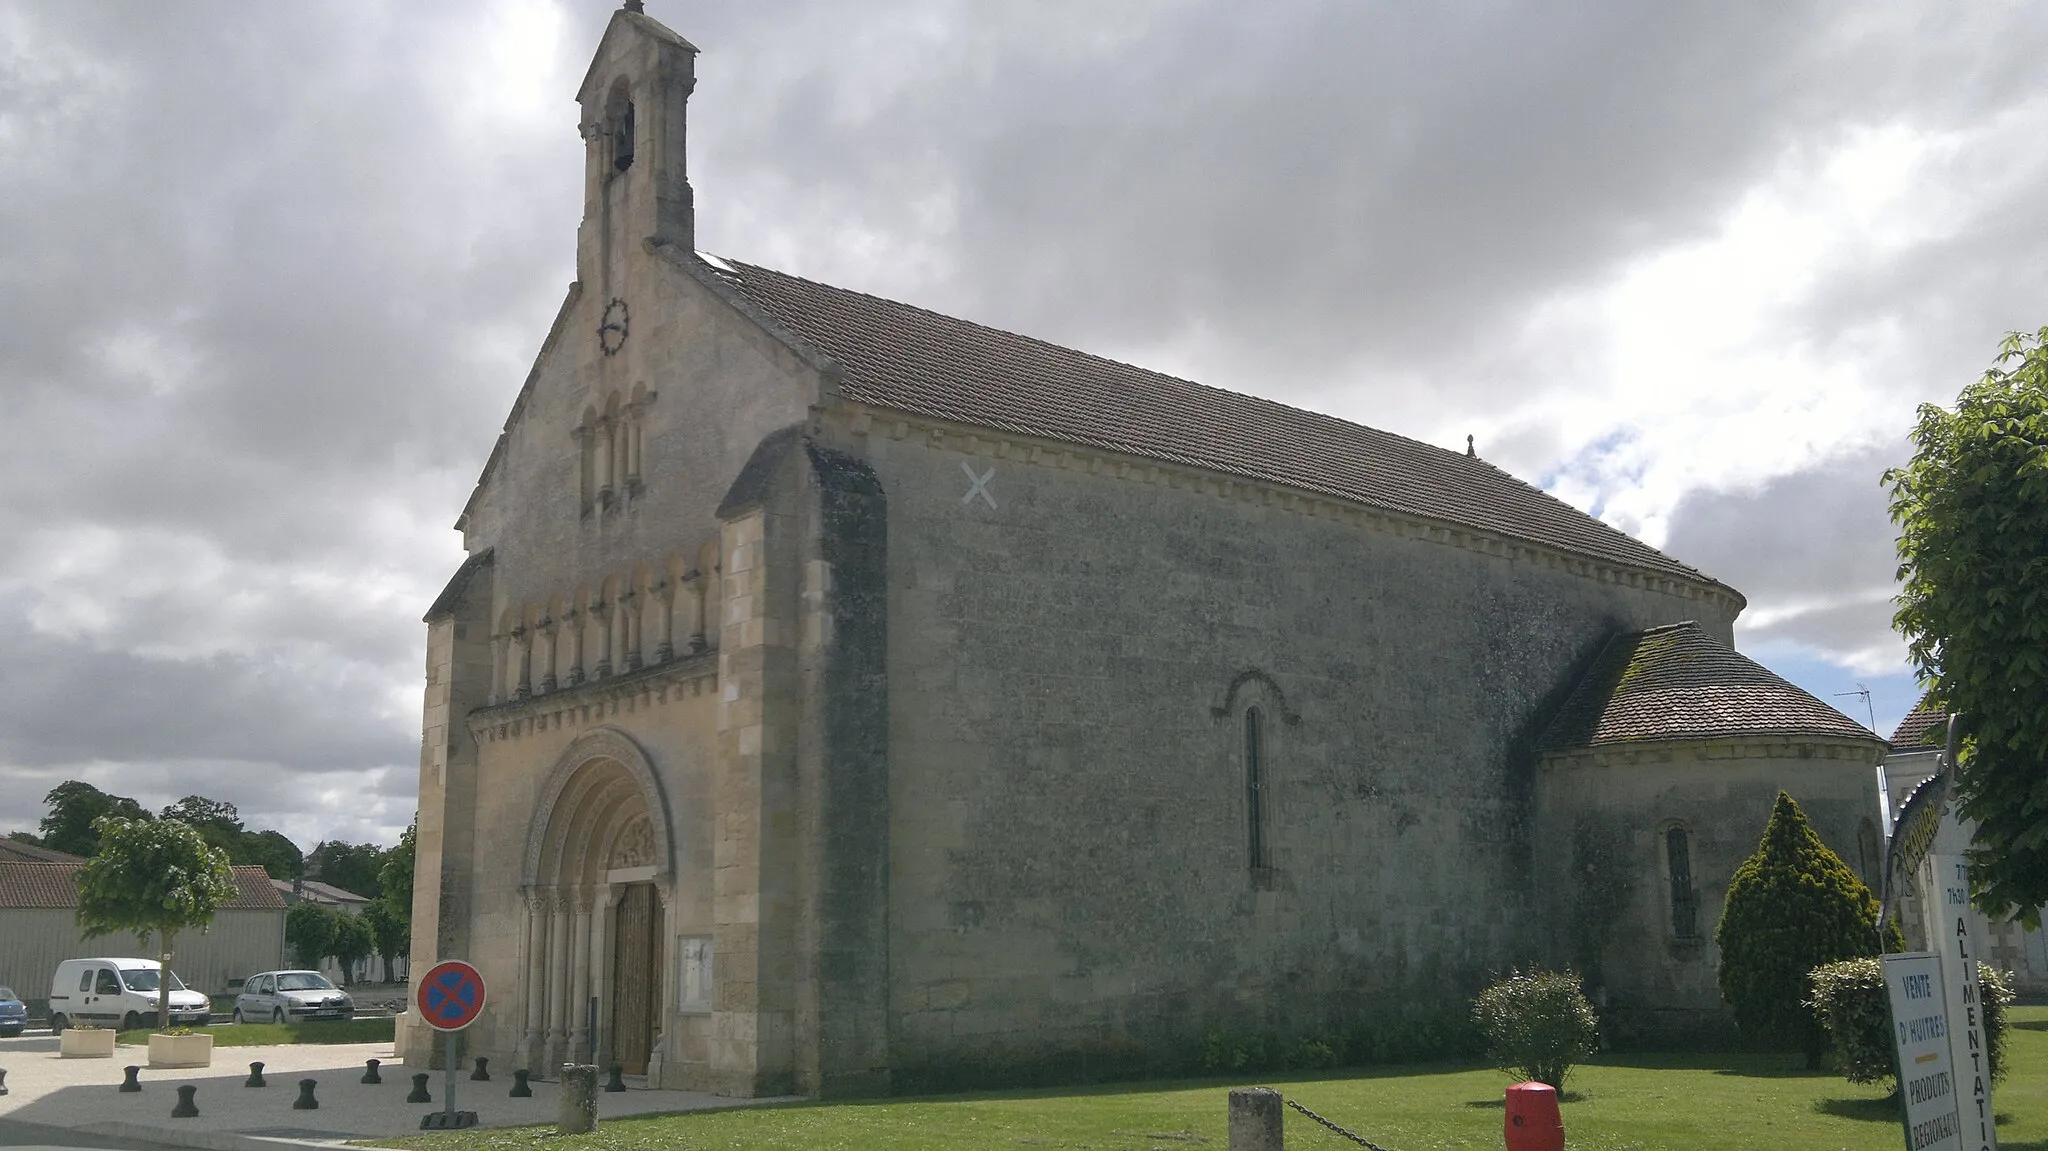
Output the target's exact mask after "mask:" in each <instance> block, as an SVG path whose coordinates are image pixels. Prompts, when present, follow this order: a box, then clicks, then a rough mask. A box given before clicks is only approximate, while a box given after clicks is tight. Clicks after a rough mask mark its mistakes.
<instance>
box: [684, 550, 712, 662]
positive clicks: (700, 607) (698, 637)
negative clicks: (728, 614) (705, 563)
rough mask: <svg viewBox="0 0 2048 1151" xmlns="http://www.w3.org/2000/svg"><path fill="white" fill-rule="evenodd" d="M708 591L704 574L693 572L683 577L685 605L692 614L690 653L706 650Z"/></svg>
mask: <svg viewBox="0 0 2048 1151" xmlns="http://www.w3.org/2000/svg"><path fill="white" fill-rule="evenodd" d="M706 590H707V587H706V584H705V580H704V576H703V573H701V572H697V571H692V572H690V573H689V574H688V575H685V576H684V577H683V593H684V595H683V603H684V605H685V606H686V607H687V608H688V609H689V612H690V624H689V627H690V652H691V654H693V655H694V654H696V653H697V652H700V651H703V650H704V593H705V591H706Z"/></svg>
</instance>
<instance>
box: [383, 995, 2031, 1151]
mask: <svg viewBox="0 0 2048 1151" xmlns="http://www.w3.org/2000/svg"><path fill="white" fill-rule="evenodd" d="M2012 1015H2013V1021H2014V1027H2013V1030H2012V1035H2011V1038H2010V1040H2009V1042H2010V1045H2011V1046H2010V1048H2009V1050H2010V1054H2011V1059H2012V1071H2011V1074H2010V1075H2009V1076H2008V1077H2007V1078H2006V1080H2005V1082H2004V1083H2001V1084H2000V1085H1999V1087H1998V1090H1997V1091H1996V1093H1995V1099H1996V1102H1997V1105H1998V1112H1999V1118H2000V1123H1999V1128H1998V1136H1999V1145H2000V1147H2001V1148H2003V1151H2048V1008H2042V1007H2022V1008H2017V1009H2015V1010H2014V1011H2013V1013H2012ZM1259 1082H1260V1083H1261V1084H1262V1085H1264V1086H1270V1087H1277V1088H1279V1089H1280V1090H1281V1091H1282V1092H1283V1093H1284V1094H1285V1095H1286V1096H1287V1097H1288V1098H1290V1099H1294V1100H1298V1101H1299V1102H1300V1103H1301V1104H1302V1105H1304V1106H1306V1107H1308V1108H1310V1109H1312V1110H1314V1111H1317V1112H1320V1113H1321V1114H1323V1115H1325V1116H1328V1117H1329V1118H1331V1119H1334V1120H1336V1121H1337V1122H1339V1123H1341V1124H1344V1125H1345V1126H1347V1127H1350V1128H1351V1129H1352V1130H1354V1131H1357V1132H1358V1133H1359V1134H1360V1135H1363V1136H1365V1137H1366V1138H1368V1139H1370V1140H1372V1141H1374V1142H1376V1143H1380V1144H1383V1145H1385V1146H1386V1147H1387V1148H1388V1149H1389V1151H1447V1149H1452V1148H1457V1149H1465V1151H1480V1149H1484V1151H1499V1148H1500V1147H1501V1089H1502V1088H1504V1087H1506V1086H1507V1083H1508V1080H1507V1077H1506V1076H1504V1075H1502V1074H1501V1073H1500V1072H1498V1071H1492V1070H1474V1069H1472V1068H1470V1067H1419V1068H1417V1067H1403V1068H1386V1069H1379V1070H1373V1071H1364V1072H1356V1073H1350V1074H1343V1075H1338V1076H1334V1077H1324V1078H1313V1079H1292V1080H1290V1079H1280V1078H1272V1079H1264V1080H1260V1081H1259ZM1238 1085H1248V1084H1231V1083H1220V1082H1216V1081H1204V1082H1191V1083H1144V1084H1127V1085H1121V1086H1114V1087H1104V1088H1094V1089H1086V1090H1066V1091H1028V1092H1008V1093H991V1094H980V1095H957V1096H944V1097H937V1098H924V1099H892V1100H885V1101H878V1102H869V1103H837V1104H802V1105H797V1106H789V1107H775V1108H757V1109H747V1110H736V1111H713V1112H700V1113H697V1114H691V1115H668V1116H657V1117H648V1118H642V1119H618V1120H607V1121H605V1123H604V1126H603V1127H602V1128H601V1129H600V1130H599V1131H598V1132H597V1133H596V1134H594V1135H587V1136H574V1137H570V1138H558V1137H556V1136H555V1135H553V1134H552V1130H553V1129H552V1128H520V1129H513V1130H497V1131H493V1130H475V1131H467V1132H451V1133H448V1134H444V1135H427V1136H415V1137H411V1138H406V1139H398V1140H380V1141H379V1145H380V1146H397V1147H412V1148H420V1149H424V1151H523V1149H526V1148H531V1147H537V1146H545V1147H548V1148H559V1149H561V1151H584V1149H587V1151H634V1149H638V1148H646V1149H648V1151H656V1149H660V1151H697V1149H700V1148H701V1149H711V1148H717V1149H719V1151H750V1149H756V1148H762V1149H765V1148H778V1149H780V1148H788V1149H791V1151H797V1149H802V1151H835V1149H840V1151H848V1149H856V1148H859V1149H866V1148H875V1149H881V1148H892V1149H893V1148H901V1149H904V1151H939V1149H942V1148H943V1149H947V1151H952V1149H955V1148H958V1149H961V1151H966V1149H968V1148H974V1149H987V1148H1006V1147H1015V1148H1027V1147H1071V1148H1081V1147H1087V1148H1096V1149H1099V1151H1127V1149H1128V1151H1150V1149H1154V1148H1181V1147H1190V1146H1199V1147H1211V1148H1216V1149H1219V1151H1220V1149H1221V1148H1224V1147H1226V1146H1227V1145H1228V1138H1227V1136H1226V1133H1225V1130H1224V1121H1225V1111H1224V1109H1225V1098H1226V1096H1227V1094H1228V1091H1229V1088H1230V1087H1231V1086H1238ZM1567 1087H1568V1088H1569V1090H1570V1092H1571V1093H1572V1094H1573V1095H1574V1096H1576V1098H1575V1100H1574V1101H1572V1102H1568V1103H1566V1104H1565V1107H1564V1123H1565V1136H1566V1140H1567V1143H1568V1145H1569V1146H1570V1147H1571V1148H1572V1149H1573V1151H1664V1149H1667V1148H1668V1149H1671V1151H1681V1149H1682V1151H1693V1149H1697V1148H1712V1149H1714V1151H1836V1149H1842V1151H1898V1148H1899V1147H1901V1146H1902V1144H1903V1140H1902V1138H1901V1135H1900V1131H1899V1120H1898V1113H1897V1110H1896V1108H1895V1106H1894V1105H1890V1104H1887V1103H1886V1102H1885V1101H1884V1098H1883V1093H1882V1092H1880V1091H1878V1090H1875V1089H1872V1088H1867V1087H1857V1086H1854V1085H1852V1084H1850V1083H1847V1082H1844V1081H1843V1080H1841V1079H1840V1078H1837V1077H1835V1076H1832V1075H1824V1074H1819V1073H1812V1072H1805V1071H1800V1070H1798V1069H1797V1059H1796V1058H1794V1057H1786V1058H1773V1057H1768V1056H1719V1057H1706V1056H1675V1055H1674V1056H1648V1057H1632V1058H1628V1059H1606V1060H1601V1061H1598V1062H1595V1063H1592V1064H1588V1065H1585V1066H1583V1067H1580V1068H1578V1069H1577V1070H1574V1071H1573V1072H1572V1076H1571V1079H1570V1080H1569V1081H1568V1083H1567ZM478 1110H479V1111H481V1112H482V1113H483V1119H484V1121H485V1122H487V1123H488V1122H489V1121H490V1111H489V1105H488V1103H483V1104H482V1105H480V1106H479V1107H478ZM1287 1146H1288V1147H1289V1148H1290V1149H1300V1151H1319V1149H1324V1148H1328V1149H1330V1151H1335V1149H1337V1148H1344V1147H1351V1146H1354V1145H1353V1144H1350V1143H1348V1142H1346V1141H1344V1140H1342V1139H1339V1138H1338V1137H1337V1136H1335V1135H1332V1134H1330V1133H1328V1132H1326V1131H1324V1130H1322V1129H1321V1128H1319V1127H1317V1126H1315V1125H1314V1124H1312V1123H1310V1122H1309V1121H1308V1120H1307V1119H1305V1118H1303V1117H1301V1116H1299V1115H1296V1114H1294V1113H1292V1112H1290V1113H1289V1114H1288V1119H1287Z"/></svg>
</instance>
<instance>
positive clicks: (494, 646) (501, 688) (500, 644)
mask: <svg viewBox="0 0 2048 1151" xmlns="http://www.w3.org/2000/svg"><path fill="white" fill-rule="evenodd" d="M508 642H509V641H508V639H507V638H506V636H505V634H504V633H503V632H499V633H498V634H497V635H494V636H492V637H491V692H490V696H489V698H487V699H486V700H485V701H484V702H485V703H487V704H494V703H503V702H505V646H506V644H507V643H508Z"/></svg>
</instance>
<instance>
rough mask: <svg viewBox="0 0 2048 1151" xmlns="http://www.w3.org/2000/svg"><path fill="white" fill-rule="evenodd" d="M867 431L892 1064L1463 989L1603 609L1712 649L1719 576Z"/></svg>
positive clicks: (1050, 456)
mask: <svg viewBox="0 0 2048 1151" xmlns="http://www.w3.org/2000/svg"><path fill="white" fill-rule="evenodd" d="M856 426H859V425H856ZM865 430H866V432H867V434H866V435H865V436H850V437H849V440H850V442H851V443H852V444H853V445H854V446H856V447H857V448H858V450H859V451H860V453H861V454H862V455H863V457H864V458H865V459H866V460H867V462H868V463H869V464H870V465H871V466H872V467H873V468H874V470H875V471H876V473H877V474H878V475H879V477H880V480H881V483H882V486H883V488H884V489H885V490H886V491H887V493H888V501H889V525H890V527H889V537H888V569H889V583H890V588H891V594H890V600H889V609H888V610H889V655H888V667H889V677H888V690H889V709H890V717H891V733H892V737H891V758H890V765H889V773H890V774H889V799H888V803H889V808H890V812H891V821H890V845H889V848H890V859H889V874H890V887H889V890H890V916H891V918H890V936H889V944H888V955H889V966H890V972H891V976H890V994H891V1011H892V1015H893V1019H894V1032H893V1038H892V1043H893V1047H892V1067H893V1070H894V1073H895V1075H896V1076H897V1082H898V1083H899V1085H913V1084H916V1083H918V1082H921V1081H926V1080H936V1079H944V1078H946V1077H947V1076H949V1075H953V1074H958V1073H963V1072H965V1071H967V1070H969V1068H968V1067H967V1065H968V1064H971V1063H974V1062H977V1061H979V1062H983V1063H987V1064H989V1068H988V1070H989V1074H990V1077H992V1078H1001V1077H1003V1076H1004V1075H1005V1069H1006V1068H1008V1069H1011V1070H1015V1069H1018V1068H1023V1067H1027V1066H1033V1065H1040V1064H1044V1063H1047V1062H1051V1063H1063V1064H1068V1065H1072V1064H1074V1063H1075V1062H1076V1061H1080V1060H1088V1059H1094V1060H1098V1061H1114V1060H1117V1059H1122V1058H1141V1059H1142V1058H1150V1057H1152V1056H1153V1055H1156V1054H1158V1053H1160V1052H1165V1051H1171V1050H1174V1049H1179V1050H1183V1051H1184V1050H1186V1047H1187V1045H1188V1044H1189V1043H1190V1042H1191V1041H1192V1039H1193V1038H1194V1037H1195V1036H1196V1035H1198V1034H1200V1032H1201V1031H1202V1030H1203V1029H1204V1028H1207V1027H1210V1026H1216V1025H1222V1026H1229V1027H1233V1028H1244V1029H1260V1030H1271V1031H1277V1032H1297V1033H1303V1032H1311V1031H1321V1030H1326V1029H1331V1028H1335V1027H1340V1026H1343V1025H1344V1024H1345V1023H1346V1022H1347V1021H1350V1020H1354V1019H1357V1018H1359V1017H1361V1016H1369V1015H1373V1014H1375V1013H1387V1012H1399V1011H1413V1010H1425V1009H1430V1008H1449V1007H1452V1006H1455V1005H1457V1004H1458V1003H1460V1002H1461V999H1462V997H1463V996H1464V995H1466V994H1468V993H1469V992H1470V991H1471V990H1473V989H1474V988H1475V987H1476V985H1477V984H1478V983H1479V981H1480V980H1481V979H1482V977H1483V975H1484V974H1485V973H1486V972H1487V971H1488V970H1490V969H1493V968H1496V967H1498V966H1500V965H1501V964H1503V963H1504V962H1507V961H1509V960H1511V959H1513V958H1515V957H1517V955H1518V953H1519V952H1520V951H1521V950H1522V949H1523V947H1524V943H1523V941H1524V940H1526V939H1527V938H1528V932H1529V931H1530V930H1531V929H1532V927H1533V926H1534V924H1532V923H1531V922H1530V921H1529V919H1528V906H1529V897H1530V884H1529V868H1530V860H1531V856H1532V851H1533V847H1534V844H1533V838H1532V831H1531V815H1532V812H1533V802H1534V800H1533V777H1534V776H1533V773H1534V767H1535V765H1534V757H1533V754H1532V752H1531V750H1530V748H1531V745H1532V743H1533V740H1534V739H1535V737H1536V736H1537V734H1538V733H1539V731H1540V728H1541V726H1542V724H1543V723H1545V722H1546V721H1547V720H1548V718H1549V715H1550V712H1551V709H1552V708H1554V706H1555V705H1556V704H1557V703H1558V702H1559V701H1561V699H1562V697H1563V695H1564V694H1565V693H1567V692H1568V691H1569V689H1570V687H1571V686H1572V685H1573V683H1575V682H1576V679H1577V678H1578V674H1579V673H1580V671H1581V670H1583V667H1584V665H1585V664H1586V662H1587V661H1589V660H1590V659H1591V658H1592V657H1593V656H1594V655H1595V654H1597V652H1598V651H1599V650H1600V647H1601V645H1602V644H1603V643H1604V642H1605V641H1606V640H1607V638H1608V637H1609V636H1610V635H1612V634H1613V633H1614V632H1616V631H1621V630H1629V629H1637V628H1643V627H1648V626H1652V625H1655V624H1660V623H1668V622H1674V621H1678V620H1683V619H1695V618H1696V619H1699V620H1700V621H1701V622H1702V623H1703V624H1704V625H1705V626H1706V627H1707V629H1708V630H1709V632H1710V633H1711V634H1715V635H1717V636H1720V637H1721V638H1722V639H1723V640H1724V641H1726V639H1727V638H1728V636H1729V632H1730V630H1731V627H1732V619H1733V615H1734V611H1735V610H1736V607H1737V603H1738V601H1736V600H1735V599H1734V598H1733V597H1729V596H1726V595H1725V593H1722V592H1710V593H1708V594H1704V595H1703V594H1701V593H1700V592H1699V590H1698V589H1681V591H1682V592H1683V591H1685V590H1690V591H1691V595H1690V596H1688V595H1686V594H1668V593H1666V592H1662V591H1655V590H1649V589H1646V588H1640V587H1630V586H1627V585H1626V584H1625V583H1621V582H1617V581H1615V580H1614V579H1613V578H1612V577H1609V578H1607V579H1599V578H1589V576H1588V575H1585V574H1578V573H1576V572H1574V571H1572V570H1570V566H1571V565H1570V563H1569V561H1566V562H1564V563H1559V562H1558V561H1557V559H1556V558H1555V557H1552V558H1551V559H1550V560H1548V561H1547V562H1546V560H1545V559H1544V558H1542V557H1540V556H1538V555H1535V554H1534V553H1533V552H1531V553H1530V554H1528V555H1527V556H1525V557H1517V558H1511V557H1510V556H1509V555H1508V554H1496V551H1495V549H1498V548H1500V547H1501V544H1500V541H1484V540H1477V539H1468V538H1467V537H1466V536H1465V535H1464V533H1461V532H1460V533H1450V532H1444V531H1441V530H1437V531H1435V532H1432V531H1431V530H1430V529H1429V528H1427V527H1419V526H1417V525H1405V524H1401V523H1398V522H1395V521H1392V520H1389V521H1385V522H1382V523H1379V524H1374V523H1371V522H1368V521H1366V520H1364V519H1363V518H1361V517H1359V516H1357V515H1355V514H1353V512H1355V509H1354V510H1353V512H1336V513H1335V514H1322V515H1318V514H1310V511H1311V509H1312V505H1310V504H1309V503H1308V502H1307V501H1297V500H1296V499H1295V497H1294V496H1293V494H1291V493H1280V494H1277V495H1275V494H1272V493H1259V492H1256V491H1248V490H1247V489H1246V488H1244V487H1243V486H1242V485H1239V486H1238V487H1237V488H1236V490H1235V491H1233V492H1231V493H1229V494H1224V490H1223V489H1222V487H1221V486H1220V485H1217V484H1213V483H1209V482H1207V481H1206V480H1205V479H1204V478H1202V477H1192V476H1188V475H1186V474H1184V473H1174V472H1171V471H1167V470H1161V469H1156V468H1154V467H1151V466H1149V465H1144V464H1141V463H1140V464H1136V465H1132V464H1129V463H1128V462H1124V463H1120V462H1119V461H1117V460H1116V459H1115V458H1114V457H1109V458H1108V459H1107V466H1105V463H1104V460H1103V459H1102V458H1099V457H1098V458H1096V459H1093V460H1091V459H1090V458H1089V457H1088V456H1087V455H1079V454H1071V453H1066V452H1063V451H1059V450H1044V449H1043V448H1041V447H1037V446H1032V445H1014V446H1013V445H1006V444H1002V443H999V442H997V441H996V439H995V438H994V437H993V436H990V435H988V434H986V433H984V434H981V435H976V434H973V433H971V432H968V431H966V430H964V429H963V430H959V431H957V432H955V433H954V434H951V435H947V434H942V433H936V432H933V431H931V430H929V429H926V428H919V429H915V430H906V429H905V428H904V427H903V426H902V425H897V426H896V427H895V428H894V429H893V431H892V430H891V429H890V424H889V422H888V418H887V417H886V416H885V415H883V414H877V415H876V416H875V417H874V422H873V423H872V424H870V425H866V426H865ZM991 470H992V471H993V474H992V475H991V474H990V473H991ZM1454 535H1455V537H1456V538H1455V539H1454V538H1453V536H1454ZM1252 706H1257V707H1259V708H1261V710H1262V712H1263V713H1264V714H1265V716H1266V717H1267V722H1266V724H1265V730H1266V732H1267V736H1266V738H1267V741H1268V747H1267V751H1266V758H1267V760H1268V761H1269V770H1270V773H1271V782H1270V789H1269V798H1270V807H1271V814H1270V826H1269V830H1268V836H1269V839H1270V844H1271V853H1272V858H1271V864H1272V866H1271V868H1270V870H1269V871H1267V872H1264V873H1254V872H1253V870H1252V869H1251V868H1250V867H1249V861H1248V855H1247V822H1246V802H1247V801H1246V780H1245V768H1244V763H1243V752H1242V746H1243V744H1242V726H1241V725H1242V723H1243V716H1244V712H1245V710H1246V709H1247V708H1248V707H1252Z"/></svg>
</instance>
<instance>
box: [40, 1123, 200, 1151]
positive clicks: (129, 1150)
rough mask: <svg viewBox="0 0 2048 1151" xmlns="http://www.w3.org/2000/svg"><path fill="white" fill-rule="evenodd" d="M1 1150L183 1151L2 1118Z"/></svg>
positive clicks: (163, 1145)
mask: <svg viewBox="0 0 2048 1151" xmlns="http://www.w3.org/2000/svg"><path fill="white" fill-rule="evenodd" d="M0 1147H7V1148H12V1149H14V1151H44V1149H46V1148H99V1149H102V1151H183V1149H182V1148H175V1147H170V1146H167V1145H166V1144H162V1143H140V1142H137V1141H135V1140H133V1139H110V1138H107V1137H106V1136H104V1135H87V1134H85V1133H84V1132H81V1131H68V1130H66V1129H64V1128H62V1127H45V1126H43V1125H42V1124H40V1123H21V1122H17V1121H16V1120H13V1119H0Z"/></svg>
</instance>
